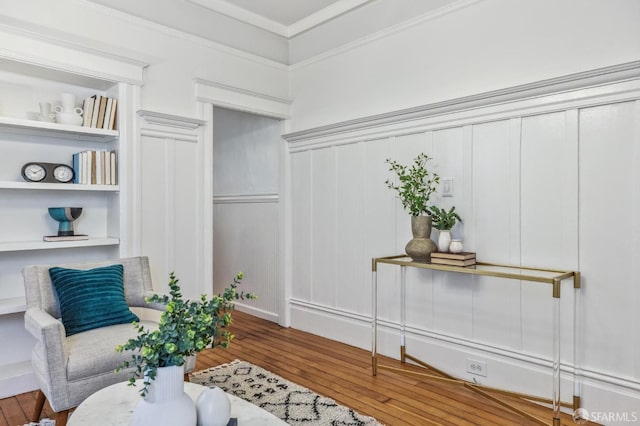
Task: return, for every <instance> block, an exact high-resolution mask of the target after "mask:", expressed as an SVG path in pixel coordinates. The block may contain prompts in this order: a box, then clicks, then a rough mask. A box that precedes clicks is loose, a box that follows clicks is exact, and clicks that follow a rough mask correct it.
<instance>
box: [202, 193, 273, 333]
mask: <svg viewBox="0 0 640 426" xmlns="http://www.w3.org/2000/svg"><path fill="white" fill-rule="evenodd" d="M278 253H279V250H278V203H277V200H276V201H275V202H270V203H268V202H255V203H252V202H249V200H247V201H246V202H243V203H217V202H216V201H215V198H214V205H213V259H214V262H213V271H214V274H213V291H214V294H219V293H221V292H222V291H223V289H224V288H225V287H226V286H228V285H229V284H230V283H231V282H232V281H233V277H235V276H236V274H237V273H238V272H243V273H244V275H245V278H244V280H243V282H242V284H241V286H240V287H239V290H241V291H247V292H251V293H255V294H257V295H258V299H257V300H251V301H248V302H245V303H243V305H245V306H246V307H247V308H248V309H250V312H252V313H255V314H257V315H260V316H262V317H263V318H266V319H270V320H272V321H277V319H278V289H279V273H278V264H279V263H278V262H279V254H278ZM256 311H257V312H256Z"/></svg>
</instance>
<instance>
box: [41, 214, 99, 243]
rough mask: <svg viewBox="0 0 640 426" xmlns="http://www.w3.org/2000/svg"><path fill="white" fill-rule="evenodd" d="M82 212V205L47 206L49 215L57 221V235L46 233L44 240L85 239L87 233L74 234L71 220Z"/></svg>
mask: <svg viewBox="0 0 640 426" xmlns="http://www.w3.org/2000/svg"><path fill="white" fill-rule="evenodd" d="M81 214H82V207H49V216H51V217H52V218H54V219H55V220H57V221H58V222H59V224H58V235H46V236H44V237H43V240H44V241H73V240H87V239H89V236H88V235H83V234H76V233H75V231H74V230H73V221H74V220H76V219H77V218H79V217H80V215H81Z"/></svg>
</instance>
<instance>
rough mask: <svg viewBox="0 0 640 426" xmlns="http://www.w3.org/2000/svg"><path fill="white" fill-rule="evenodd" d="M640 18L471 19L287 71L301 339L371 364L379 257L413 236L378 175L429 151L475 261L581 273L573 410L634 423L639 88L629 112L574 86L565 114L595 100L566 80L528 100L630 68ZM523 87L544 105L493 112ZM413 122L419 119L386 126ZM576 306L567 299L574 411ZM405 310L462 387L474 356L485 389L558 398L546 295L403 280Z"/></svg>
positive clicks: (388, 295) (630, 12) (488, 285)
mask: <svg viewBox="0 0 640 426" xmlns="http://www.w3.org/2000/svg"><path fill="white" fill-rule="evenodd" d="M639 19H640V3H638V2H627V1H614V2H610V1H584V2H572V1H560V2H557V1H553V2H552V1H542V2H538V1H536V2H512V1H501V0H486V1H480V2H476V3H473V2H470V5H469V6H468V7H466V8H463V9H460V10H457V11H454V12H452V13H449V14H446V15H443V16H440V17H437V18H433V19H429V20H425V21H424V23H422V24H417V25H414V26H412V27H409V28H406V29H404V30H402V31H396V32H393V33H390V34H389V35H388V36H386V37H382V36H380V37H378V38H372V39H371V40H370V42H362V43H356V44H354V45H352V46H350V48H342V49H340V50H336V51H335V52H333V54H326V55H320V56H318V57H315V58H312V59H309V60H306V61H304V62H301V63H298V64H295V65H294V66H293V67H292V72H291V82H292V97H293V99H294V108H293V120H292V128H293V130H294V132H293V133H291V134H290V135H288V136H287V139H289V141H290V144H289V148H290V151H291V175H290V180H289V183H290V185H291V190H292V210H293V213H292V225H291V226H292V238H291V239H292V241H293V243H292V244H293V246H292V265H293V266H292V279H291V282H292V286H293V287H292V300H291V304H292V312H291V317H292V322H291V324H292V326H293V327H296V328H301V329H305V330H309V331H311V332H314V333H317V334H321V335H324V336H327V337H331V338H337V339H339V340H342V341H345V342H348V343H350V344H354V345H358V346H360V347H363V348H369V347H370V333H369V327H368V323H367V321H368V319H369V318H370V315H371V308H370V302H369V300H370V294H371V293H370V275H369V271H370V258H371V257H379V256H385V255H392V254H398V253H401V252H402V251H403V248H404V245H405V244H406V242H407V241H408V240H409V239H410V229H409V224H408V218H407V216H406V214H405V213H404V212H403V211H402V210H401V207H400V206H399V203H398V202H394V199H393V194H392V193H391V192H390V191H389V190H387V189H386V187H385V186H384V181H385V179H386V178H387V177H388V172H387V170H386V167H385V165H384V159H385V158H389V157H391V158H395V159H398V160H400V161H405V162H406V161H408V160H410V159H411V158H412V157H413V156H415V155H416V154H417V153H418V152H421V151H424V152H427V153H428V154H430V155H432V156H434V157H435V162H434V167H435V170H436V171H437V172H438V173H439V174H440V175H441V176H451V177H454V187H455V194H454V197H453V199H448V200H444V199H442V200H441V199H438V200H437V201H438V202H442V203H443V204H445V205H447V206H448V205H449V204H453V205H456V206H457V208H458V210H459V211H460V213H461V214H462V217H463V219H464V224H463V225H462V227H460V228H458V229H457V230H456V232H458V233H459V234H461V235H462V237H463V238H464V240H465V244H466V246H467V248H468V249H471V250H474V251H477V252H478V256H479V258H480V259H481V260H485V261H493V262H504V263H513V264H523V265H534V266H548V267H558V268H567V269H576V270H580V271H581V272H582V274H583V284H584V290H583V297H584V300H583V311H582V317H581V319H582V322H583V327H584V328H583V333H582V336H581V337H582V345H581V348H580V352H579V360H578V361H579V362H580V365H581V366H582V367H583V368H584V372H585V375H584V379H583V382H584V385H583V386H584V392H583V398H584V399H583V405H584V406H586V407H587V409H589V410H592V411H603V412H609V411H616V412H626V413H629V414H630V413H631V412H635V413H636V415H638V414H640V413H638V409H637V407H638V406H640V404H639V401H640V363H639V362H638V360H639V359H640V347H639V345H640V343H638V342H640V328H638V324H640V318H639V314H638V310H637V309H635V308H634V306H638V304H640V292H639V291H638V282H637V276H638V271H637V267H636V266H633V265H634V260H633V259H637V258H638V255H640V233H639V232H638V231H639V229H640V221H639V220H638V217H640V203H639V202H638V197H639V196H638V194H640V191H638V189H639V188H638V183H637V182H639V180H638V176H637V174H638V172H636V171H635V170H638V167H640V157H639V156H638V155H639V152H640V139H638V135H639V134H640V132H639V131H638V129H640V120H639V118H638V117H640V109H639V104H638V101H637V99H638V96H639V95H638V91H637V85H638V83H637V80H635V83H634V84H635V85H636V86H635V88H634V89H630V91H629V93H626V94H625V95H624V96H622V95H621V96H611V97H606V96H604V95H603V94H602V93H601V94H599V95H598V96H602V97H598V96H596V95H595V92H592V90H595V89H586V88H585V89H584V90H582V91H580V90H578V91H576V92H570V94H567V95H566V96H567V97H566V98H562V96H564V95H562V94H561V93H562V92H564V91H566V90H568V89H571V88H572V87H579V86H581V85H582V86H584V87H588V86H590V85H593V84H597V82H596V81H588V80H584V81H577V79H576V81H573V82H572V83H567V84H564V85H562V84H560V82H561V80H562V79H559V80H557V81H556V82H558V84H560V85H559V86H558V87H557V88H556V89H553V90H554V92H549V94H548V95H547V96H541V95H542V94H543V93H542V92H543V91H544V90H547V91H548V90H552V89H551V86H547V85H545V84H537V82H540V81H542V80H545V79H551V78H554V77H561V76H564V75H567V74H571V73H579V72H582V71H587V70H592V69H596V68H600V67H608V66H614V65H618V64H624V63H628V62H631V61H637V60H639V59H640V37H638V34H639V33H638V29H637V22H638V20H639ZM631 68H633V66H632V67H631ZM634 69H635V71H634V75H635V76H636V77H637V74H638V72H637V64H636V65H635V68H634ZM605 74H606V73H605ZM619 78H620V79H621V80H624V79H625V78H626V77H623V76H621V77H619ZM570 80H571V79H570ZM529 83H535V84H534V85H537V87H538V89H540V90H541V91H538V92H537V94H534V93H533V92H526V91H524V90H523V91H522V92H517V93H516V92H514V93H512V94H511V95H512V96H511V100H513V99H515V101H513V102H514V103H513V104H509V103H508V102H507V103H506V104H505V105H506V106H500V105H501V103H503V102H505V98H501V97H500V96H501V95H502V94H504V93H505V92H500V90H501V89H506V88H509V87H512V86H515V85H527V84H529ZM571 84H574V85H573V86H571ZM532 87H533V85H532V86H529V88H532ZM541 88H542V89H541ZM619 89H620V88H619V87H617V86H615V85H612V86H611V87H608V88H607V89H604V88H603V89H602V90H603V91H610V92H611V93H617V92H618V90H619ZM536 90H537V89H536ZM555 90H557V91H558V92H557V93H559V94H553V93H555ZM489 91H496V92H493V95H495V96H496V98H495V102H497V104H496V105H493V106H489V105H486V106H484V107H482V108H480V109H471V110H470V111H469V112H468V113H465V112H464V111H465V109H467V108H472V107H473V106H474V104H473V103H472V102H471V100H470V102H469V103H466V104H465V103H462V104H459V105H453V106H452V103H450V102H449V101H451V100H453V99H456V98H459V97H463V96H469V95H473V94H478V93H484V92H489ZM518 93H520V94H518ZM534 95H535V96H534ZM518 96H522V97H528V96H533V97H532V98H531V100H528V101H526V102H524V103H522V102H518V100H517V98H518ZM536 96H537V97H536ZM591 96H595V97H597V98H598V101H596V100H594V99H591V100H590V101H589V98H590V97H591ZM561 98H562V99H563V101H562V102H561ZM569 98H575V99H580V100H581V103H580V102H577V101H576V103H571V102H570V99H569ZM473 101H475V102H481V103H482V101H481V98H480V97H477V98H473ZM565 101H566V102H565ZM485 102H486V100H485ZM590 102H591V103H590ZM445 103H447V104H448V107H447V108H441V109H438V107H439V106H442V105H444V104H445ZM421 105H424V106H426V107H424V108H423V109H422V110H421V111H422V112H421V113H415V111H416V110H415V109H414V110H413V111H411V110H410V111H407V112H406V113H405V114H402V113H398V114H397V115H396V116H395V117H394V116H393V114H391V113H392V112H393V111H398V110H400V109H403V108H411V107H417V106H421ZM476 105H477V104H476ZM542 105H544V106H542ZM429 106H431V107H432V108H433V109H432V110H431V111H430V109H429ZM498 110H499V111H502V113H501V114H497V113H495V112H496V111H498ZM385 114H386V115H385ZM412 114H414V115H412ZM417 116H419V117H424V118H423V119H420V118H416V117H417ZM376 118H378V120H377V121H376ZM354 119H359V120H354ZM345 120H353V121H348V122H347V123H343V124H340V123H341V122H344V121H345ZM405 120H406V121H405ZM317 126H326V127H323V128H317V129H314V128H316V127H317ZM616 212H618V213H616ZM611 224H615V225H614V228H615V229H616V230H617V231H615V232H613V233H611V232H609V231H608V230H609V229H610V228H611V226H610V225H611ZM345 230H346V232H345ZM434 236H435V234H434ZM635 263H637V262H635ZM378 275H379V282H381V283H385V285H382V287H381V289H380V293H379V300H380V301H381V303H380V305H379V314H380V316H381V318H382V319H383V320H385V321H386V324H389V326H390V327H389V328H384V327H383V331H382V332H381V336H380V339H381V340H380V348H381V350H382V352H384V353H385V354H387V355H391V356H395V357H397V356H398V338H397V332H396V331H395V329H394V328H393V324H397V323H398V321H399V309H398V300H399V289H398V283H399V281H398V280H399V275H398V272H397V271H396V270H395V269H394V268H393V267H384V268H381V269H379V272H378ZM572 293H573V291H572V290H571V289H570V286H565V287H564V289H563V294H562V341H563V347H562V351H563V355H562V358H563V364H564V367H563V369H564V371H565V373H564V374H563V399H566V400H570V398H571V394H572V390H573V389H572V386H571V384H570V381H569V380H568V379H569V375H568V373H569V372H570V371H571V368H572V365H573V362H574V359H573V317H572V312H573V309H572V307H573V294H572ZM408 301H409V302H408V303H409V311H408V313H407V321H408V324H409V326H410V330H411V333H410V338H409V343H408V345H409V346H411V347H412V349H411V352H412V353H413V354H414V355H418V356H421V357H422V358H425V359H426V360H428V361H431V362H433V363H434V364H435V365H436V366H439V367H441V368H443V369H444V370H446V371H448V372H451V373H452V374H454V375H456V376H462V377H466V378H470V376H469V375H468V374H467V373H466V372H465V358H467V357H472V358H478V357H480V358H481V359H485V360H487V362H488V371H489V376H488V377H487V378H486V379H484V378H480V380H481V381H483V383H487V384H490V385H499V386H504V387H507V388H512V389H516V390H521V391H525V392H532V391H534V392H536V393H541V394H546V395H548V394H549V392H550V388H551V381H550V377H549V375H548V372H549V370H548V368H547V366H548V360H549V356H550V353H551V348H552V346H551V340H550V336H551V331H550V330H551V328H550V327H551V315H550V304H551V294H550V289H548V288H544V287H540V286H536V285H535V284H534V285H530V284H525V283H522V284H516V285H502V283H499V282H498V283H496V282H495V280H489V279H486V278H476V279H473V278H469V277H450V276H443V275H442V274H438V273H430V272H425V271H421V272H417V271H410V272H409V277H408ZM514 377H518V380H517V381H516V380H514ZM605 423H607V424H609V423H611V422H605Z"/></svg>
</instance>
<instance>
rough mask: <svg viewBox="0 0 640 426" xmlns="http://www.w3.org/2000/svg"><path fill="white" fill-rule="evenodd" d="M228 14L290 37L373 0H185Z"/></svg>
mask: <svg viewBox="0 0 640 426" xmlns="http://www.w3.org/2000/svg"><path fill="white" fill-rule="evenodd" d="M187 1H188V2H190V3H195V4H198V5H200V6H203V7H206V8H207V9H210V10H213V11H215V12H218V13H222V14H223V15H227V16H229V17H231V18H234V19H237V20H240V21H243V22H246V23H248V24H251V25H254V26H257V27H260V28H262V29H265V30H267V31H270V32H273V33H276V34H278V35H281V36H285V37H292V36H294V35H296V34H299V33H301V32H303V31H306V30H308V29H310V28H313V27H315V26H317V25H320V24H322V23H323V22H326V21H329V20H331V19H333V18H335V17H337V16H340V15H342V14H344V13H347V12H349V11H350V10H352V9H355V8H357V7H360V6H362V5H363V4H365V3H369V2H371V1H373V0H187Z"/></svg>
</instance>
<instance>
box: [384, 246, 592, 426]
mask: <svg viewBox="0 0 640 426" xmlns="http://www.w3.org/2000/svg"><path fill="white" fill-rule="evenodd" d="M379 263H381V264H389V265H398V266H400V270H401V274H400V276H401V279H400V299H401V301H400V309H401V311H400V361H401V362H402V363H403V364H404V363H405V362H406V360H411V361H414V362H415V363H417V364H418V365H419V366H421V367H424V368H426V369H429V370H432V371H434V372H436V373H438V374H439V375H437V376H435V375H433V374H427V373H419V372H416V371H410V370H405V369H402V368H397V367H391V366H387V365H383V364H379V363H378V354H377V351H378V348H377V335H378V274H377V272H378V264H379ZM407 267H413V268H422V269H432V270H436V271H445V272H455V273H460V274H469V275H483V276H489V277H497V278H505V279H508V280H518V281H533V282H539V283H544V284H551V286H552V297H553V308H552V309H553V359H552V368H553V391H552V397H551V398H544V397H539V396H535V395H527V394H523V393H518V392H512V391H508V390H503V389H497V388H492V387H487V386H482V385H480V384H477V383H474V382H470V381H467V380H462V379H458V378H455V377H453V376H451V375H449V374H447V373H445V372H443V371H440V370H438V369H436V368H434V367H432V366H430V365H429V364H427V363H425V362H423V361H421V360H419V359H417V358H415V357H413V356H411V355H409V354H408V353H407V352H406V348H405V335H406V268H407ZM371 274H372V277H371V285H372V299H373V300H372V321H371V329H372V341H373V343H372V351H371V353H372V355H371V356H372V358H371V367H372V373H373V375H374V376H375V375H377V374H378V369H384V370H390V371H394V372H396V373H401V374H407V375H415V376H420V377H427V378H431V379H434V380H440V381H444V382H450V383H458V384H461V385H463V386H465V387H466V388H468V389H470V390H472V391H473V392H476V393H478V394H480V395H482V396H484V397H486V398H488V399H490V400H492V401H494V402H496V403H498V404H500V405H501V406H503V407H505V408H506V409H508V410H510V411H513V412H515V413H517V414H519V415H521V416H523V417H526V418H527V419H529V420H531V421H534V422H536V423H539V424H541V425H547V424H548V423H546V422H545V421H544V420H541V419H539V418H538V417H535V416H533V415H532V414H529V413H527V412H526V411H523V410H521V409H519V408H517V407H515V406H513V405H512V404H511V403H509V402H507V401H503V400H502V399H500V398H499V397H497V396H495V395H493V394H499V395H509V396H515V397H517V398H521V399H524V400H529V401H535V402H543V403H548V404H551V405H552V407H553V423H552V424H553V426H560V413H561V411H560V408H561V407H569V408H572V409H573V410H577V409H578V408H580V392H581V388H580V380H579V374H580V369H579V368H578V355H579V349H578V348H579V343H580V342H579V340H580V339H579V336H580V330H579V319H580V272H577V271H561V270H555V269H543V268H530V267H523V266H513V265H500V264H493V263H483V262H478V263H477V264H476V265H475V267H459V266H448V265H436V264H432V263H422V262H415V261H413V260H412V259H411V258H409V257H407V256H406V255H397V256H388V257H378V258H373V259H372V260H371ZM571 278H572V279H573V288H574V294H575V297H574V309H573V316H574V334H573V338H574V345H573V350H574V359H573V362H574V368H573V384H574V392H573V402H571V403H569V402H564V401H561V399H560V289H561V284H562V281H564V280H567V279H571Z"/></svg>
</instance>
